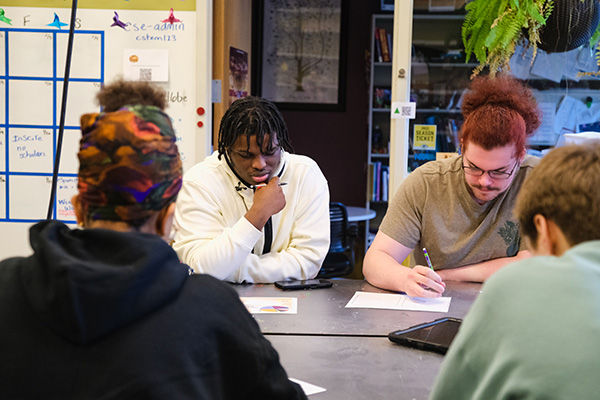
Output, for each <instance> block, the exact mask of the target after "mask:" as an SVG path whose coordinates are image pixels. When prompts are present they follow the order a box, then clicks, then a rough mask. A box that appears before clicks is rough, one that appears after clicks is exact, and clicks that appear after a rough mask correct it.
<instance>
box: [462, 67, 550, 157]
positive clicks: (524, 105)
mask: <svg viewBox="0 0 600 400" xmlns="http://www.w3.org/2000/svg"><path fill="white" fill-rule="evenodd" d="M462 113H463V116H464V123H463V126H462V133H461V143H462V144H463V147H465V148H466V146H467V144H468V143H469V142H472V143H475V144H477V145H479V146H481V147H483V148H484V149H486V150H492V149H494V148H496V147H504V146H507V145H509V144H511V143H512V144H514V145H515V151H516V154H515V156H520V155H522V154H523V153H524V151H525V145H526V143H527V137H529V136H531V135H532V134H533V133H534V132H535V130H536V129H537V128H538V127H539V126H540V123H541V116H540V110H539V108H538V106H537V101H536V99H535V97H533V93H532V92H531V90H530V89H529V87H527V86H526V85H525V84H523V83H521V82H520V81H518V80H516V79H514V78H512V77H510V76H508V75H498V76H496V77H495V78H490V77H477V78H475V79H474V80H473V82H472V83H471V87H470V89H469V91H468V92H467V93H466V94H465V96H464V99H463V104H462Z"/></svg>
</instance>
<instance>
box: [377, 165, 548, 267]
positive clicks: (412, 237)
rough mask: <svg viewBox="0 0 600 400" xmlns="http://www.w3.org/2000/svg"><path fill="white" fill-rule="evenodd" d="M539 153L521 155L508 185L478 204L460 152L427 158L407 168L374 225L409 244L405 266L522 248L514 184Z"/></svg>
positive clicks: (456, 262)
mask: <svg viewBox="0 0 600 400" xmlns="http://www.w3.org/2000/svg"><path fill="white" fill-rule="evenodd" d="M539 161H540V160H539V158H536V157H532V156H529V155H526V156H525V159H524V160H523V164H522V165H521V167H520V168H519V170H518V171H517V175H516V176H515V178H514V180H513V182H512V183H511V185H510V186H509V188H508V190H506V191H505V192H504V193H501V194H500V195H499V196H498V197H496V198H495V199H494V200H492V201H488V202H487V203H485V204H483V205H479V204H477V203H476V202H475V200H474V199H473V198H472V197H471V195H470V193H469V191H468V190H467V183H466V182H465V176H464V172H463V170H462V156H456V157H452V158H448V159H445V160H441V161H431V162H428V163H427V164H424V165H422V166H421V167H419V168H417V169H416V170H415V171H414V172H412V173H411V174H410V175H409V176H408V177H407V178H406V179H405V180H404V182H402V185H400V187H399V188H398V191H397V192H396V195H395V196H394V197H393V199H392V201H391V203H390V205H389V207H388V210H387V213H386V215H385V217H384V218H383V221H382V223H381V226H380V228H379V229H380V230H381V231H382V232H383V233H385V234H386V235H388V236H389V237H391V238H392V239H394V240H396V241H397V242H399V243H400V244H402V245H403V246H405V247H408V248H412V249H413V251H412V253H411V258H410V263H411V266H415V265H417V264H418V265H427V263H426V261H425V257H424V256H423V247H425V248H427V252H428V253H429V257H430V259H431V262H432V264H433V266H434V268H435V269H444V268H457V267H461V266H465V265H469V264H474V263H479V262H482V261H486V260H491V259H494V258H501V257H512V256H515V255H516V254H517V253H518V252H519V250H523V249H525V245H524V243H522V242H521V240H520V235H519V224H518V222H517V219H516V218H515V217H514V216H513V208H514V204H515V200H516V197H517V194H518V192H519V189H520V188H521V185H522V183H523V180H524V179H525V177H526V176H527V174H528V173H529V172H530V171H531V170H532V169H533V167H534V166H536V165H537V164H538V162H539Z"/></svg>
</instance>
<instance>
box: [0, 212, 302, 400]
mask: <svg viewBox="0 0 600 400" xmlns="http://www.w3.org/2000/svg"><path fill="white" fill-rule="evenodd" d="M30 242H31V246H32V248H33V250H34V253H33V255H32V256H30V257H16V258H10V259H7V260H4V261H2V262H0V348H1V351H0V358H1V361H0V399H3V400H11V399H19V400H20V399H61V400H66V399H81V400H84V399H103V400H108V399H161V400H162V399H236V400H237V399H305V398H306V396H305V395H304V393H303V392H302V389H301V388H300V387H299V386H298V385H296V384H295V383H293V382H291V381H289V380H288V378H287V375H286V373H285V371H284V369H283V367H282V366H281V364H280V363H279V357H278V355H277V352H276V351H275V350H274V349H273V347H272V346H271V344H270V343H269V342H268V341H267V340H266V339H265V338H264V336H263V335H262V334H261V333H260V330H259V328H258V325H257V324H256V322H255V321H254V319H253V318H252V316H251V315H250V314H249V313H248V311H247V310H246V308H245V307H244V305H243V304H242V302H241V301H240V299H239V297H238V295H237V293H236V292H235V291H234V290H233V289H232V288H231V287H229V286H228V284H226V283H223V282H221V281H219V280H217V279H215V278H212V277H210V276H208V275H189V272H188V271H189V268H188V267H187V266H186V265H185V264H181V263H180V262H179V260H178V258H177V255H176V254H175V252H174V251H173V250H172V249H171V248H170V247H169V246H168V245H167V244H166V243H165V242H163V241H162V239H160V238H159V237H158V236H155V235H149V234H142V233H122V232H115V231H111V230H105V229H86V230H71V229H69V228H68V227H67V226H66V225H64V224H62V223H60V222H56V221H45V222H41V223H38V224H36V225H34V226H33V227H32V228H31V231H30Z"/></svg>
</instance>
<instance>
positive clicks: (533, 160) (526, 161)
mask: <svg viewBox="0 0 600 400" xmlns="http://www.w3.org/2000/svg"><path fill="white" fill-rule="evenodd" d="M540 161H541V159H540V158H539V157H536V156H532V155H530V154H526V155H525V157H524V158H523V164H521V168H533V167H535V166H536V165H538V164H539V163H540Z"/></svg>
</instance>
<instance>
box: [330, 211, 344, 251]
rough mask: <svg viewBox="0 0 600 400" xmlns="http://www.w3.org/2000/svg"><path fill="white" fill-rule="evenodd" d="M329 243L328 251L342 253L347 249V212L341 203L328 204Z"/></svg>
mask: <svg viewBox="0 0 600 400" xmlns="http://www.w3.org/2000/svg"><path fill="white" fill-rule="evenodd" d="M329 223H330V229H331V242H330V244H329V251H330V252H332V251H333V252H335V251H344V250H346V249H347V248H348V210H347V209H346V206H345V205H343V204H342V203H329Z"/></svg>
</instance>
